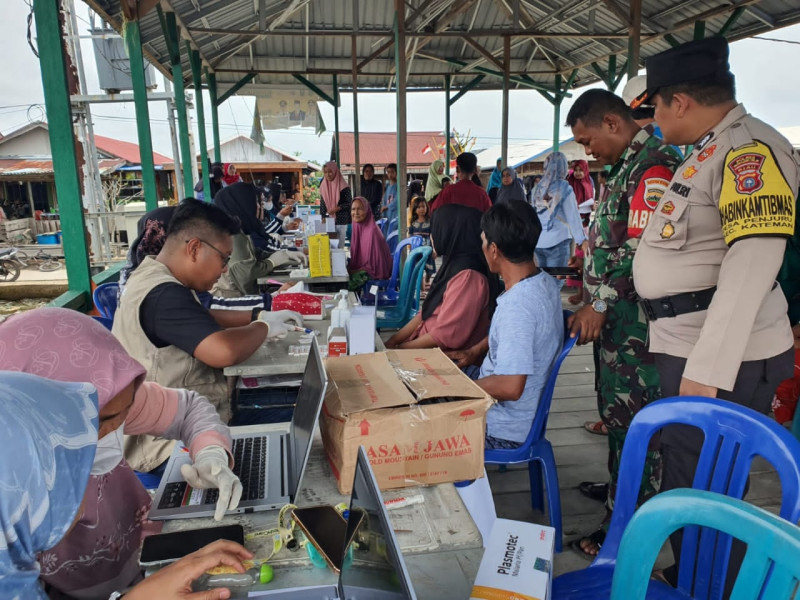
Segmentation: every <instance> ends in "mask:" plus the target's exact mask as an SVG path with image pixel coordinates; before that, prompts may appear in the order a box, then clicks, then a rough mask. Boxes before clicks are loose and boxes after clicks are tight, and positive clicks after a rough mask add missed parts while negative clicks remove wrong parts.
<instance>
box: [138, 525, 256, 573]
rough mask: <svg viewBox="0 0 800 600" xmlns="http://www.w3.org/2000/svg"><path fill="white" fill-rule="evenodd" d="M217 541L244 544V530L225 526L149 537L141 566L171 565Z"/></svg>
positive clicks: (238, 526)
mask: <svg viewBox="0 0 800 600" xmlns="http://www.w3.org/2000/svg"><path fill="white" fill-rule="evenodd" d="M217 540H230V541H232V542H237V543H239V544H244V528H243V527H242V526H241V525H224V526H222V527H207V528H204V529H190V530H188V531H174V532H172V533H159V534H156V535H151V536H148V537H146V538H145V539H144V543H143V544H142V555H141V557H140V558H139V564H140V565H142V566H144V567H150V566H159V565H165V564H169V563H171V562H175V561H176V560H178V559H180V558H183V557H184V556H186V555H187V554H191V553H192V552H195V551H197V550H200V548H202V547H204V546H207V545H208V544H210V543H211V542H216V541H217Z"/></svg>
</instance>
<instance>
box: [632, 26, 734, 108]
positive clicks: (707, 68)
mask: <svg viewBox="0 0 800 600" xmlns="http://www.w3.org/2000/svg"><path fill="white" fill-rule="evenodd" d="M729 72H730V66H729V65H728V40H726V39H725V38H724V37H716V36H715V37H710V38H706V39H703V40H696V41H693V42H687V43H686V44H681V45H680V46H676V47H674V48H670V49H669V50H666V51H664V52H661V53H660V54H656V55H655V56H651V57H650V58H648V59H647V88H646V90H645V93H644V94H642V95H641V96H639V97H638V98H636V101H635V102H636V105H637V106H640V105H641V104H644V103H645V102H646V101H647V100H648V99H650V98H651V97H652V96H653V95H654V94H655V93H656V92H657V91H658V89H659V88H662V87H667V86H670V85H677V84H680V83H691V82H694V81H703V80H706V79H708V80H713V79H716V78H717V77H719V76H722V75H725V74H727V73H729ZM633 108H636V107H633Z"/></svg>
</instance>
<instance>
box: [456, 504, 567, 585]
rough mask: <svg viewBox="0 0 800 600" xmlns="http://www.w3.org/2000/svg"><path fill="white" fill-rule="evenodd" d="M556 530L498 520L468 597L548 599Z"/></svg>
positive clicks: (519, 522) (542, 526)
mask: <svg viewBox="0 0 800 600" xmlns="http://www.w3.org/2000/svg"><path fill="white" fill-rule="evenodd" d="M554 541H555V529H553V528H552V527H547V526H545V525H536V524H534V523H524V522H522V521H510V520H508V519H497V520H496V521H495V523H494V527H492V533H491V535H490V536H489V543H488V544H486V550H485V551H484V553H483V559H481V566H480V567H479V568H478V576H477V577H476V578H475V585H474V586H473V587H472V593H471V594H470V599H471V600H548V599H549V598H550V597H551V596H552V594H551V593H550V584H551V581H552V577H553V575H552V563H553V543H554Z"/></svg>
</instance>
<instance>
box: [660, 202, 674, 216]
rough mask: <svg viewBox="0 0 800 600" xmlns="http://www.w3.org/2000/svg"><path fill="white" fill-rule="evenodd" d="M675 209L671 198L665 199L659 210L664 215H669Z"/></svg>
mask: <svg viewBox="0 0 800 600" xmlns="http://www.w3.org/2000/svg"><path fill="white" fill-rule="evenodd" d="M674 210H675V205H674V204H673V203H672V201H671V200H667V201H666V202H664V206H662V207H661V212H662V213H664V214H665V215H671V214H672V212H673V211H674Z"/></svg>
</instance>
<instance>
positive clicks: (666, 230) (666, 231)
mask: <svg viewBox="0 0 800 600" xmlns="http://www.w3.org/2000/svg"><path fill="white" fill-rule="evenodd" d="M659 235H660V236H661V239H662V240H668V239H670V238H671V237H672V236H673V235H675V226H674V225H673V224H672V221H667V222H666V223H664V227H662V228H661V233H660V234H659Z"/></svg>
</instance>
